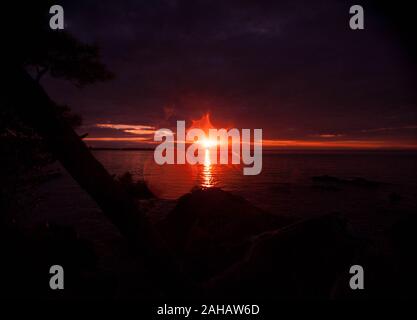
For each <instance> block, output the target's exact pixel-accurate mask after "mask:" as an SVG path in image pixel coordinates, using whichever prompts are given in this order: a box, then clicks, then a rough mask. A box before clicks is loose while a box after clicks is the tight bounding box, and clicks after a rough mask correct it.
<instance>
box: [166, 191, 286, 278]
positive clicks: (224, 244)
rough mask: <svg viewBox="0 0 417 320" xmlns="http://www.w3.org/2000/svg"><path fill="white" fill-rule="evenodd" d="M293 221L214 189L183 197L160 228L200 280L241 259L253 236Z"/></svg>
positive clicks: (187, 270)
mask: <svg viewBox="0 0 417 320" xmlns="http://www.w3.org/2000/svg"><path fill="white" fill-rule="evenodd" d="M290 223H291V219H289V218H285V217H279V216H277V215H271V214H269V213H266V212H264V211H262V210H260V209H258V208H257V207H255V206H253V205H252V204H250V203H249V202H248V201H246V200H245V199H243V198H241V197H239V196H236V195H233V194H231V193H229V192H225V191H223V190H220V189H217V188H212V189H206V190H195V191H193V192H192V193H190V194H187V195H185V196H183V197H181V198H180V199H179V201H178V204H177V206H176V207H175V208H174V210H173V211H172V212H171V213H170V214H169V215H168V216H167V217H166V219H164V220H163V221H162V222H161V223H160V224H159V229H160V231H161V233H162V235H163V236H164V237H165V239H166V240H167V243H168V244H169V245H170V247H171V249H172V250H173V252H174V253H175V255H176V256H177V257H179V260H180V261H181V262H182V264H183V268H184V270H185V272H186V273H188V274H189V275H191V277H193V278H195V279H197V280H201V279H205V278H207V277H209V276H211V275H213V274H215V273H217V272H220V271H222V270H224V269H225V268H226V267H228V266H230V265H231V264H233V263H234V262H235V261H237V260H238V259H239V258H241V257H242V256H243V255H244V253H245V250H246V249H247V247H248V245H249V243H250V241H249V240H250V237H251V236H254V235H257V234H259V233H262V232H265V231H268V230H274V229H276V228H279V227H282V226H285V225H288V224H290Z"/></svg>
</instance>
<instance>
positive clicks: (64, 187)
mask: <svg viewBox="0 0 417 320" xmlns="http://www.w3.org/2000/svg"><path fill="white" fill-rule="evenodd" d="M93 153H94V155H95V156H96V157H97V159H98V160H99V161H100V162H101V163H102V164H103V165H104V166H105V167H106V168H107V170H108V171H109V172H110V173H112V174H115V175H121V174H123V173H125V172H127V171H129V172H131V173H132V174H133V176H134V179H135V180H145V181H146V183H147V184H148V185H149V186H150V188H151V190H152V191H153V192H154V193H155V194H157V195H158V196H159V198H160V199H166V200H160V201H159V200H158V201H156V203H157V205H159V204H161V203H162V204H163V206H164V205H165V204H169V205H170V207H171V208H172V206H173V205H175V199H177V198H178V197H180V196H181V195H182V194H185V193H187V192H189V191H190V190H191V189H192V188H193V187H195V186H199V187H205V188H207V187H220V188H222V189H224V190H226V191H230V192H233V193H235V194H237V195H240V196H242V197H244V198H245V199H247V200H248V201H250V202H251V203H253V204H254V205H256V206H258V207H260V208H262V209H264V210H266V211H268V212H271V213H272V214H277V215H283V216H290V217H296V218H309V217H313V216H316V215H321V214H326V213H331V212H340V213H341V214H343V215H344V216H346V217H347V218H348V219H349V221H350V222H351V223H352V225H353V226H354V227H355V230H357V231H359V232H361V231H364V232H365V233H366V234H371V233H375V232H379V231H381V230H384V228H386V227H387V226H389V225H391V224H392V223H393V222H395V221H396V220H397V219H399V218H400V217H401V216H403V215H405V214H410V213H411V214H412V213H415V212H417V177H416V173H417V171H416V169H417V155H416V154H412V153H404V152H391V153H388V152H385V153H382V152H378V153H376V152H374V153H363V152H361V153H359V152H356V153H289V152H287V153H283V152H280V153H278V152H264V154H263V169H262V172H261V174H259V175H257V176H244V175H243V173H242V167H241V166H227V165H213V164H210V163H208V162H207V163H205V164H204V165H199V166H185V165H184V166H177V165H168V166H164V167H160V166H157V165H155V164H154V162H153V152H152V151H137V150H132V151H127V150H120V151H118V150H94V151H93ZM61 171H62V172H63V176H62V177H60V178H58V179H54V180H52V181H50V182H48V183H45V184H44V185H43V186H42V187H41V188H40V190H39V192H40V196H39V197H40V198H42V201H41V203H40V204H39V206H38V207H37V208H36V214H33V216H32V217H31V219H38V220H39V221H42V219H45V218H46V219H48V220H49V221H51V220H54V221H57V222H60V223H71V224H75V225H77V226H86V228H87V226H88V228H89V230H86V231H87V232H90V233H91V230H90V229H91V228H94V229H96V225H97V223H98V222H97V221H98V219H100V218H99V217H100V213H99V210H98V208H97V206H96V205H95V203H94V202H93V201H92V200H91V199H90V198H89V196H88V195H87V194H86V193H85V192H84V191H83V190H81V188H80V187H79V186H78V185H77V183H76V182H75V181H74V180H72V178H71V177H70V176H69V175H68V174H66V173H65V171H64V170H63V169H62V170H61ZM321 175H329V176H334V177H338V178H343V179H348V178H354V177H362V178H365V179H368V180H371V181H377V182H380V183H381V184H380V185H379V186H377V187H364V186H354V185H349V184H347V185H340V186H337V187H336V188H323V187H322V186H320V185H319V186H318V185H316V184H315V183H313V181H312V179H311V178H312V177H314V176H321ZM393 194H395V195H396V196H395V197H393ZM393 198H394V199H393ZM168 208H169V206H168ZM158 210H159V209H155V210H154V211H155V212H157V211H158ZM164 210H165V211H167V209H166V208H165V209H163V210H159V211H164ZM34 212H35V211H34ZM88 219H91V223H89V224H88V223H86V221H87V220H88Z"/></svg>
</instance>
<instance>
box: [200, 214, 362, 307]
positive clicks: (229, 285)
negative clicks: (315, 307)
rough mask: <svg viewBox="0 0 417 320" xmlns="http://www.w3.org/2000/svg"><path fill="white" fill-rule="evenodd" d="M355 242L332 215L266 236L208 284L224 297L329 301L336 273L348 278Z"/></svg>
mask: <svg viewBox="0 0 417 320" xmlns="http://www.w3.org/2000/svg"><path fill="white" fill-rule="evenodd" d="M358 245H359V242H358V241H357V240H355V239H354V238H353V237H351V235H350V234H349V232H348V231H347V228H346V222H345V221H344V220H343V219H341V218H340V217H339V216H338V215H336V214H331V215H325V216H322V217H319V218H315V219H310V220H306V221H302V222H299V223H295V224H293V225H290V226H288V227H285V228H281V229H278V230H274V231H269V232H265V233H263V234H261V235H259V236H257V237H255V238H253V239H252V241H251V246H250V248H249V250H248V252H247V254H246V256H245V257H244V258H243V259H242V260H241V261H240V262H238V263H237V264H235V265H234V266H232V267H231V268H230V269H229V270H227V271H226V272H224V273H223V274H221V275H219V276H217V277H215V278H213V279H212V280H211V281H209V282H208V283H207V288H208V292H209V294H214V293H215V294H216V295H222V296H225V297H251V296H253V295H254V292H256V296H257V297H258V298H269V299H270V298H274V297H275V298H276V297H280V298H307V297H311V298H329V297H330V296H331V291H332V288H333V286H334V285H335V283H336V281H337V279H338V277H339V275H340V274H343V273H348V272H349V267H350V261H351V260H352V258H353V256H354V254H355V250H356V248H357V247H358Z"/></svg>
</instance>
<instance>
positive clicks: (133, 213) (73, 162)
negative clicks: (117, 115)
mask: <svg viewBox="0 0 417 320" xmlns="http://www.w3.org/2000/svg"><path fill="white" fill-rule="evenodd" d="M7 69H8V72H7V75H6V77H5V79H7V80H6V81H7V82H8V83H7V86H6V87H7V90H6V93H5V94H6V102H7V103H9V104H11V105H12V106H13V107H14V108H15V110H16V112H17V114H18V115H19V117H20V118H21V119H22V121H24V122H25V123H26V124H27V125H29V126H30V127H32V128H33V129H35V130H36V132H37V133H38V134H39V135H40V136H41V137H42V138H43V139H44V140H45V142H46V143H47V146H48V147H49V149H50V151H51V152H52V153H53V155H54V156H55V157H56V158H57V160H58V161H59V162H60V163H61V164H62V165H63V167H64V168H65V169H66V170H67V171H68V172H69V173H70V175H71V176H72V177H73V178H74V179H75V181H77V183H78V184H79V185H80V186H81V187H82V188H83V189H84V190H85V191H86V192H87V193H88V194H89V195H90V196H91V197H92V198H93V200H94V201H95V202H96V203H97V204H98V206H99V207H100V208H101V210H102V212H103V213H104V214H105V216H106V217H107V218H108V219H109V220H110V221H111V222H112V223H113V224H114V225H115V226H116V227H117V228H118V229H119V231H120V233H121V234H122V235H124V236H125V237H126V238H127V239H128V241H129V243H130V244H131V245H132V247H133V248H134V249H135V251H136V253H138V254H139V255H140V256H141V257H142V258H143V260H144V263H145V266H146V267H147V270H148V271H149V272H150V273H151V276H153V280H154V281H155V284H156V285H158V287H159V288H160V289H161V291H162V292H165V293H169V292H170V291H175V292H177V291H178V290H181V288H183V287H184V283H183V280H184V279H182V278H181V277H180V274H179V272H178V268H177V266H176V264H175V263H174V260H173V259H171V257H170V255H169V254H168V251H167V250H166V249H165V247H164V246H163V245H162V241H161V240H160V239H159V237H157V236H156V233H155V232H154V231H153V230H152V227H151V226H150V224H149V222H148V220H147V218H146V216H145V214H144V212H141V211H140V210H139V208H138V207H137V205H136V204H135V202H134V201H133V199H131V198H130V197H129V196H127V195H126V193H125V192H124V191H123V190H122V189H121V188H120V187H119V186H118V185H117V183H115V181H114V179H113V178H112V177H111V176H110V174H109V173H108V172H107V171H106V170H105V169H104V167H103V166H102V164H101V163H100V162H98V161H97V160H96V159H95V158H94V156H93V155H92V154H91V152H90V150H89V149H88V147H87V146H86V145H85V144H84V142H83V141H82V140H81V139H80V138H79V136H78V135H77V134H76V132H75V131H74V130H73V129H72V128H71V126H70V125H69V124H68V123H66V122H65V121H64V120H63V119H62V118H61V117H59V116H58V114H57V111H56V109H55V108H54V104H53V102H52V101H51V100H50V98H49V97H48V95H47V94H46V93H45V91H44V90H43V89H42V87H41V86H40V85H39V84H38V83H36V81H35V80H33V79H32V78H31V77H30V76H29V75H28V73H27V72H25V71H24V70H22V69H21V68H15V69H12V68H10V67H9V68H7Z"/></svg>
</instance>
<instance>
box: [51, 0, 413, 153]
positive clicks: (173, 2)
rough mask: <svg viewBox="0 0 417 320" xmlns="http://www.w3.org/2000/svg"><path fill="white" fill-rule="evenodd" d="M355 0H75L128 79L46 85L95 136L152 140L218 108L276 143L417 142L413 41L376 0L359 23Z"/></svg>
mask: <svg viewBox="0 0 417 320" xmlns="http://www.w3.org/2000/svg"><path fill="white" fill-rule="evenodd" d="M352 4H354V3H350V2H349V1H339V2H338V1H315V2H312V1H202V0H193V1H191V0H190V1H180V0H165V1H133V0H132V1H117V2H116V1H108V0H105V1H92V0H89V1H82V2H81V1H80V2H78V3H73V2H72V1H63V4H62V5H63V6H64V8H65V19H66V20H65V22H66V30H67V31H69V32H70V33H72V34H74V35H75V36H76V37H77V38H79V39H81V40H82V41H85V42H88V43H96V44H97V45H98V46H99V47H100V49H101V54H102V58H103V61H104V62H105V63H106V64H107V66H108V67H109V69H110V70H112V71H113V72H114V73H115V75H116V78H115V79H114V80H112V81H109V82H106V83H100V84H95V85H92V86H90V87H85V88H83V89H77V88H75V87H74V86H72V85H71V84H68V83H65V82H63V81H57V80H54V79H49V78H48V79H45V80H43V81H44V85H45V87H46V89H47V91H48V93H49V94H50V95H51V97H52V98H53V99H54V100H56V101H57V102H58V103H66V104H68V105H69V106H70V107H71V108H72V110H74V112H76V113H79V114H81V115H82V117H83V122H84V124H83V126H82V127H81V128H79V129H78V131H79V133H80V134H82V133H88V134H89V135H88V137H87V143H88V144H89V145H93V146H110V147H115V146H120V147H127V146H128V147H136V146H137V147H142V146H146V145H148V143H147V142H148V141H149V139H152V133H153V131H154V130H155V129H157V128H161V127H168V128H172V127H174V126H175V123H176V121H177V120H186V121H187V122H188V123H189V124H191V120H193V119H194V120H195V119H199V118H200V117H201V116H203V115H204V114H205V113H207V112H209V113H210V115H211V120H212V123H213V125H214V126H215V127H218V128H221V127H225V128H230V127H236V128H251V129H254V128H262V129H263V137H264V139H265V145H267V146H274V147H280V148H282V147H299V148H327V147H329V148H333V147H347V148H375V147H377V148H411V147H416V146H417V111H416V110H417V109H416V100H417V99H416V90H415V88H416V78H415V71H416V68H415V66H416V65H415V61H414V60H412V55H411V53H412V51H413V49H414V48H412V47H410V42H411V40H410V39H407V35H406V34H403V33H401V28H398V26H397V25H395V24H394V23H393V20H392V19H391V18H392V17H391V16H390V15H387V12H385V11H384V10H383V8H379V7H376V6H371V5H368V6H366V5H365V4H366V1H365V2H364V9H365V30H361V31H352V30H350V29H349V6H350V5H352ZM394 22H395V21H394ZM400 27H401V26H400Z"/></svg>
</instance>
